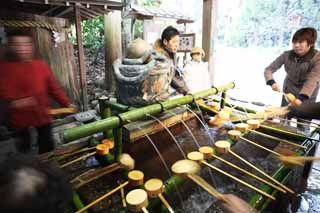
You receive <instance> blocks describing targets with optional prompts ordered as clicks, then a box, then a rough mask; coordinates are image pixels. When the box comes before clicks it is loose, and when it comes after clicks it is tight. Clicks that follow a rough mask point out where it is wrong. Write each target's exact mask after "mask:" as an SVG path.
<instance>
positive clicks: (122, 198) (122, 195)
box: [120, 187, 127, 208]
mask: <svg viewBox="0 0 320 213" xmlns="http://www.w3.org/2000/svg"><path fill="white" fill-rule="evenodd" d="M120 193H121V200H122V206H123V207H124V208H125V207H127V203H126V198H125V195H124V189H123V187H122V188H121V189H120Z"/></svg>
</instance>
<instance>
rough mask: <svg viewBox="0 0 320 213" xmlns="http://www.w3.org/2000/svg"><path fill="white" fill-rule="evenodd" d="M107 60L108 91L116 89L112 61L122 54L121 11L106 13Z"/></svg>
mask: <svg viewBox="0 0 320 213" xmlns="http://www.w3.org/2000/svg"><path fill="white" fill-rule="evenodd" d="M104 35H105V36H104V37H105V60H106V71H105V72H106V75H105V76H106V77H105V78H106V85H107V91H108V92H109V93H113V92H114V91H115V82H114V77H113V69H112V63H113V62H114V61H115V60H116V59H117V58H120V57H121V56H122V50H121V12H119V11H115V12H112V13H108V14H106V15H104Z"/></svg>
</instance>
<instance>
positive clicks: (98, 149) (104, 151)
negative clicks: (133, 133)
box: [59, 144, 109, 169]
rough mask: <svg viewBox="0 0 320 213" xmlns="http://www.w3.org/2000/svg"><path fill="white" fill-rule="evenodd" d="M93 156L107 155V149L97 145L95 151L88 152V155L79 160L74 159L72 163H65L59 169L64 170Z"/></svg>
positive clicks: (102, 145)
mask: <svg viewBox="0 0 320 213" xmlns="http://www.w3.org/2000/svg"><path fill="white" fill-rule="evenodd" d="M95 154H98V155H102V156H103V155H107V154H109V147H108V146H107V145H106V144H98V145H97V146H96V151H94V152H90V153H88V154H86V155H83V156H81V157H79V158H76V159H74V160H72V161H69V162H67V163H65V164H62V165H60V166H59V168H61V169H62V168H65V167H67V166H70V165H72V164H74V163H76V162H79V161H81V160H83V159H86V158H88V157H91V156H93V155H95Z"/></svg>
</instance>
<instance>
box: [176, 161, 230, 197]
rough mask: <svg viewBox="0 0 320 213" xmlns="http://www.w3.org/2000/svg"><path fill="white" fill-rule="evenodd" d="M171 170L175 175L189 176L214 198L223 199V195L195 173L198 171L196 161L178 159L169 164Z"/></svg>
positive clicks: (198, 167)
mask: <svg viewBox="0 0 320 213" xmlns="http://www.w3.org/2000/svg"><path fill="white" fill-rule="evenodd" d="M171 170H172V172H173V173H174V174H175V175H179V176H184V177H187V178H190V179H191V180H192V181H193V182H195V183H196V184H198V185H199V186H201V187H202V188H203V189H204V190H206V191H207V192H209V193H210V194H211V195H212V196H213V197H215V198H216V199H218V200H224V198H223V195H222V194H221V193H220V192H218V191H217V190H216V189H214V188H213V187H212V186H211V185H210V184H208V183H207V182H206V181H205V180H204V179H202V178H201V177H200V176H199V175H197V174H196V173H197V172H199V171H200V166H199V164H198V163H197V162H195V161H192V160H188V159H184V160H179V161H177V162H175V163H174V164H173V165H172V166H171Z"/></svg>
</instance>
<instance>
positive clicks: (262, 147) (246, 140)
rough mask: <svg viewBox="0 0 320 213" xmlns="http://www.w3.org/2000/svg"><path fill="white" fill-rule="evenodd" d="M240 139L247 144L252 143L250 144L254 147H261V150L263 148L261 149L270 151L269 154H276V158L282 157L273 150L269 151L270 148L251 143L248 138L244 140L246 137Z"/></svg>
mask: <svg viewBox="0 0 320 213" xmlns="http://www.w3.org/2000/svg"><path fill="white" fill-rule="evenodd" d="M240 139H241V140H243V141H245V142H247V143H250V144H252V145H254V146H256V147H259V148H261V149H263V150H265V151H268V152H270V153H272V154H274V155H276V156H280V154H279V153H277V152H275V151H273V150H271V149H268V148H266V147H264V146H261V145H260V144H257V143H255V142H253V141H251V140H249V139H247V138H244V137H241V136H240Z"/></svg>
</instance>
